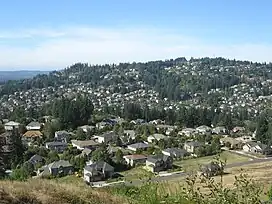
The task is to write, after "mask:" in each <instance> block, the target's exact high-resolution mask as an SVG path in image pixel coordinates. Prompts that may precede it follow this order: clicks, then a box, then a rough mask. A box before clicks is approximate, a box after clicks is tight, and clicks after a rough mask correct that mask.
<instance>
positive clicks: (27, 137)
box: [22, 130, 43, 145]
mask: <svg viewBox="0 0 272 204" xmlns="http://www.w3.org/2000/svg"><path fill="white" fill-rule="evenodd" d="M42 136H43V134H42V133H41V132H40V131H39V130H28V131H27V132H25V134H23V138H22V140H23V141H24V142H25V143H27V144H28V145H31V143H32V142H34V141H36V140H37V139H38V138H42Z"/></svg>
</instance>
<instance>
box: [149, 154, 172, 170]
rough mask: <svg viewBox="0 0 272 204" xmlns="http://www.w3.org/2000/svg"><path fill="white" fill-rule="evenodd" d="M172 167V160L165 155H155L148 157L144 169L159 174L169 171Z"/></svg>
mask: <svg viewBox="0 0 272 204" xmlns="http://www.w3.org/2000/svg"><path fill="white" fill-rule="evenodd" d="M172 166H173V158H172V157H170V156H166V155H156V156H151V157H148V158H147V160H146V168H147V169H148V170H149V171H151V172H160V171H165V170H167V169H171V168H172Z"/></svg>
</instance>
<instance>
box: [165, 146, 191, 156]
mask: <svg viewBox="0 0 272 204" xmlns="http://www.w3.org/2000/svg"><path fill="white" fill-rule="evenodd" d="M163 151H165V152H168V153H170V154H187V153H188V152H187V151H186V150H185V149H181V148H176V147H172V148H167V149H165V150H163Z"/></svg>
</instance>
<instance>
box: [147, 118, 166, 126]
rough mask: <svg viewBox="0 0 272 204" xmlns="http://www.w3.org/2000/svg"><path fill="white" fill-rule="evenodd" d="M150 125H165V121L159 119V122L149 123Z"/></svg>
mask: <svg viewBox="0 0 272 204" xmlns="http://www.w3.org/2000/svg"><path fill="white" fill-rule="evenodd" d="M149 123H150V124H153V125H159V124H165V121H164V120H161V119H157V120H152V121H149Z"/></svg>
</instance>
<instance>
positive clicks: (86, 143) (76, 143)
mask: <svg viewBox="0 0 272 204" xmlns="http://www.w3.org/2000/svg"><path fill="white" fill-rule="evenodd" d="M71 143H72V146H73V147H76V148H77V149H79V150H84V149H85V148H89V149H94V148H95V147H96V146H98V145H99V144H98V143H97V142H95V141H94V140H71Z"/></svg>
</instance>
